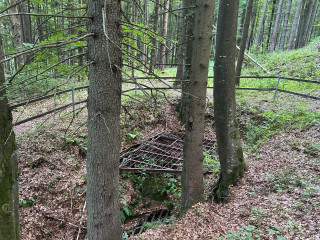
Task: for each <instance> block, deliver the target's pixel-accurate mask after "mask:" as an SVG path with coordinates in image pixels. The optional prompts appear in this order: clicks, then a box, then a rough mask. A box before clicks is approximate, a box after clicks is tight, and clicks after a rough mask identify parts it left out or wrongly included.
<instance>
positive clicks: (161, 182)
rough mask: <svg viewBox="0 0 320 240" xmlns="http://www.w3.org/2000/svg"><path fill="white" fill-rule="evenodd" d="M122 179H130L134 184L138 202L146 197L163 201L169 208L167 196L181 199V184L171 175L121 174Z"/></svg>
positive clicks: (170, 205) (142, 172)
mask: <svg viewBox="0 0 320 240" xmlns="http://www.w3.org/2000/svg"><path fill="white" fill-rule="evenodd" d="M144 161H145V160H144ZM122 177H124V178H130V180H131V181H132V182H133V183H134V185H135V188H136V190H137V193H138V194H137V198H138V200H141V199H142V198H144V197H148V198H151V199H154V200H158V201H164V203H165V204H166V205H168V207H169V208H171V207H172V205H173V203H172V202H171V200H170V199H169V198H168V196H169V195H170V196H173V197H177V198H180V197H181V183H180V181H178V180H177V179H176V178H175V177H174V176H173V175H172V174H168V173H165V174H156V173H146V172H145V171H141V172H139V173H123V174H122Z"/></svg>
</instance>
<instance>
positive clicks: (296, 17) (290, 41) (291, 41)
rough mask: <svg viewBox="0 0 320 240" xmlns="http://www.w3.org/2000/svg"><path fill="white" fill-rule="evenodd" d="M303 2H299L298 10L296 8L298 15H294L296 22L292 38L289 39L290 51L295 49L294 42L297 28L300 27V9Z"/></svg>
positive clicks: (291, 34) (292, 28) (294, 21)
mask: <svg viewBox="0 0 320 240" xmlns="http://www.w3.org/2000/svg"><path fill="white" fill-rule="evenodd" d="M302 1H303V0H299V2H298V5H297V8H296V13H295V15H294V20H293V24H292V27H291V33H290V38H289V44H288V50H291V49H293V42H294V38H295V36H296V31H297V26H298V20H299V14H300V8H301V4H302Z"/></svg>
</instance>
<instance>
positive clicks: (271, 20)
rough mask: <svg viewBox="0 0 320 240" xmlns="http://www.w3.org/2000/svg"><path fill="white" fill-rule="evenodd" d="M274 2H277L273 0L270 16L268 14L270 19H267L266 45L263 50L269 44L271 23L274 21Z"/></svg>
mask: <svg viewBox="0 0 320 240" xmlns="http://www.w3.org/2000/svg"><path fill="white" fill-rule="evenodd" d="M276 3H277V0H273V3H272V10H271V16H270V21H269V28H268V36H267V46H266V48H265V50H267V49H268V48H269V44H270V36H271V29H272V23H273V21H274V12H275V9H276ZM263 52H264V49H263Z"/></svg>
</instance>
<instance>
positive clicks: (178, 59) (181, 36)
mask: <svg viewBox="0 0 320 240" xmlns="http://www.w3.org/2000/svg"><path fill="white" fill-rule="evenodd" d="M179 16H181V18H182V16H183V14H181V15H179ZM184 29H185V28H184V22H183V21H182V22H181V21H180V24H179V28H178V31H177V33H178V34H177V35H178V38H179V41H178V44H179V45H178V50H177V57H176V63H178V66H177V73H176V81H175V85H181V82H180V81H181V80H182V77H183V69H184V66H183V65H184V53H185V43H184V39H185V38H184V32H185V31H184Z"/></svg>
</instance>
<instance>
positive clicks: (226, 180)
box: [210, 156, 247, 203]
mask: <svg viewBox="0 0 320 240" xmlns="http://www.w3.org/2000/svg"><path fill="white" fill-rule="evenodd" d="M241 160H242V161H241V163H240V164H239V165H238V166H236V167H234V168H233V170H232V172H231V173H230V174H228V175H226V176H222V174H220V178H219V180H218V182H217V183H216V184H215V185H214V186H213V188H212V192H211V194H210V199H211V201H212V202H215V203H226V202H228V201H229V186H230V185H234V186H235V185H237V183H238V181H239V180H240V179H241V178H242V177H243V176H244V172H245V171H246V170H247V164H246V162H245V161H244V158H243V156H242V158H241Z"/></svg>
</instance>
